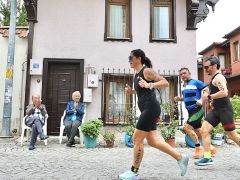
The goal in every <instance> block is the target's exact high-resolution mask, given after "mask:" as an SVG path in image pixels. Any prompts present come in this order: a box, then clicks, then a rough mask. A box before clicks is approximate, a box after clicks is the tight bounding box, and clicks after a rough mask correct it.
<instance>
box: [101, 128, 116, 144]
mask: <svg viewBox="0 0 240 180" xmlns="http://www.w3.org/2000/svg"><path fill="white" fill-rule="evenodd" d="M102 136H103V140H104V141H105V142H106V143H110V142H112V141H115V133H114V132H113V131H110V130H105V131H104V132H103V133H102Z"/></svg>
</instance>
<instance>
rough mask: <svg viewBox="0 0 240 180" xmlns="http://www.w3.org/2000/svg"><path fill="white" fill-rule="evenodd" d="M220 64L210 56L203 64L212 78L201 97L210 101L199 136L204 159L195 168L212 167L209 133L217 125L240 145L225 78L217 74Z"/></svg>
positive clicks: (196, 163) (215, 58)
mask: <svg viewBox="0 0 240 180" xmlns="http://www.w3.org/2000/svg"><path fill="white" fill-rule="evenodd" d="M219 68H220V62H219V59H218V57H216V56H210V57H209V58H207V59H206V60H205V62H204V69H205V70H206V72H207V73H208V75H210V76H211V77H212V80H211V82H210V85H209V88H208V87H207V88H206V90H205V91H204V93H203V95H202V100H203V101H207V100H209V101H212V102H211V103H210V104H212V106H213V107H212V109H213V110H212V111H210V112H209V113H208V114H207V116H206V118H205V121H204V122H203V125H202V128H201V135H202V140H203V144H204V157H203V158H202V159H200V160H199V161H197V162H195V163H194V164H195V165H197V166H206V165H212V164H213V160H212V157H211V151H210V143H211V138H210V134H209V133H210V131H211V130H212V129H213V128H214V127H216V126H217V125H218V124H219V123H222V125H223V128H224V130H225V132H226V134H227V136H228V137H229V138H230V139H232V140H233V141H234V142H235V143H237V144H238V145H240V137H239V135H238V134H237V133H236V131H235V124H234V121H233V109H232V104H231V102H230V100H229V98H228V89H227V81H226V78H225V77H224V76H223V75H222V74H221V73H220V72H219Z"/></svg>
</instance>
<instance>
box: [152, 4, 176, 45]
mask: <svg viewBox="0 0 240 180" xmlns="http://www.w3.org/2000/svg"><path fill="white" fill-rule="evenodd" d="M150 8H151V9H150V13H151V15H150V22H151V24H150V42H153V41H165V42H176V33H175V31H176V30H175V0H151V5H150Z"/></svg>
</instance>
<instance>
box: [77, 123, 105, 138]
mask: <svg viewBox="0 0 240 180" xmlns="http://www.w3.org/2000/svg"><path fill="white" fill-rule="evenodd" d="M102 127H103V122H102V120H100V119H96V120H90V121H87V122H84V123H83V124H82V125H81V130H82V133H83V134H84V135H87V136H90V137H91V138H97V137H98V136H99V134H100V131H101V128H102Z"/></svg>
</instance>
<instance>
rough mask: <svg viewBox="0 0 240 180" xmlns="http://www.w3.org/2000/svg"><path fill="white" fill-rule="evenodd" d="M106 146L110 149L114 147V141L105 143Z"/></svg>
mask: <svg viewBox="0 0 240 180" xmlns="http://www.w3.org/2000/svg"><path fill="white" fill-rule="evenodd" d="M106 144H107V146H106V147H107V148H112V147H113V146H114V141H108V142H106Z"/></svg>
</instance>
